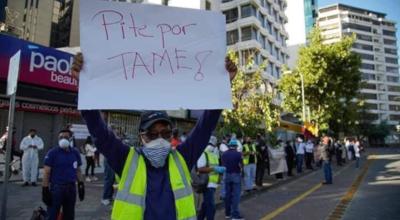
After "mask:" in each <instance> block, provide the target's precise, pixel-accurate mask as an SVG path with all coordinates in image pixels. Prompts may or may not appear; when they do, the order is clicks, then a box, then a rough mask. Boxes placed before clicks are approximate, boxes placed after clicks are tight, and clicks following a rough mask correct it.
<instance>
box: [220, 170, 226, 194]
mask: <svg viewBox="0 0 400 220" xmlns="http://www.w3.org/2000/svg"><path fill="white" fill-rule="evenodd" d="M219 193H220V197H221V199H225V173H224V174H222V178H221V189H220V192H219Z"/></svg>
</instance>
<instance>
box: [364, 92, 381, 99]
mask: <svg viewBox="0 0 400 220" xmlns="http://www.w3.org/2000/svg"><path fill="white" fill-rule="evenodd" d="M361 96H362V97H363V98H364V99H378V96H377V95H376V94H373V93H361Z"/></svg>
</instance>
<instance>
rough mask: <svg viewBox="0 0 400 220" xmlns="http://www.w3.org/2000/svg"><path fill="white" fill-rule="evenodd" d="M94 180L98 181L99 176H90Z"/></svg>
mask: <svg viewBox="0 0 400 220" xmlns="http://www.w3.org/2000/svg"><path fill="white" fill-rule="evenodd" d="M90 179H91V180H92V181H97V180H99V179H98V178H97V177H95V176H92V177H91V178H90Z"/></svg>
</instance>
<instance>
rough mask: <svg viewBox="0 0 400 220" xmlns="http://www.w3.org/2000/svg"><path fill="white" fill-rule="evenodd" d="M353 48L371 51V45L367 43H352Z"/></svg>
mask: <svg viewBox="0 0 400 220" xmlns="http://www.w3.org/2000/svg"><path fill="white" fill-rule="evenodd" d="M353 48H356V49H361V50H369V51H372V50H373V47H372V46H371V45H367V44H360V43H354V44H353Z"/></svg>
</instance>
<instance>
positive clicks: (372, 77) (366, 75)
mask: <svg viewBox="0 0 400 220" xmlns="http://www.w3.org/2000/svg"><path fill="white" fill-rule="evenodd" d="M361 78H362V79H363V80H376V76H375V74H369V73H362V74H361Z"/></svg>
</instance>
